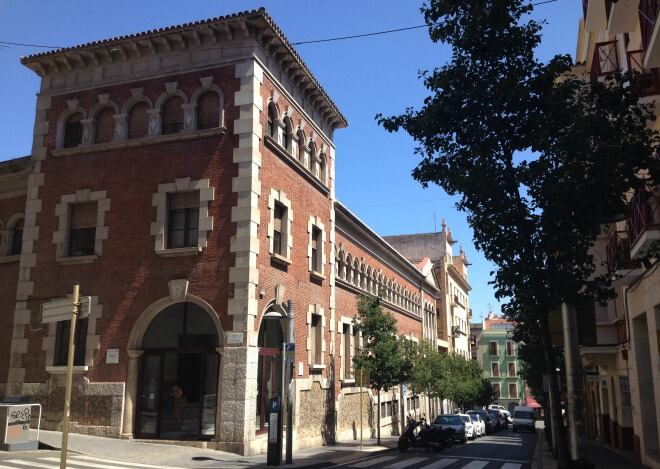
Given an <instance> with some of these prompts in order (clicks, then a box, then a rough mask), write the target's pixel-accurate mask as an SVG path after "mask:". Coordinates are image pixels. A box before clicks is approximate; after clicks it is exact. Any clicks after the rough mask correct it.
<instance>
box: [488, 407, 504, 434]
mask: <svg viewBox="0 0 660 469" xmlns="http://www.w3.org/2000/svg"><path fill="white" fill-rule="evenodd" d="M488 413H489V414H490V417H491V418H492V419H493V421H494V422H495V431H496V432H498V431H500V430H502V429H503V428H504V427H505V425H504V416H503V415H502V414H501V413H500V411H499V409H489V410H488Z"/></svg>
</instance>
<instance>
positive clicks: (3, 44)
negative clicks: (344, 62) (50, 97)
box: [0, 0, 559, 49]
mask: <svg viewBox="0 0 660 469" xmlns="http://www.w3.org/2000/svg"><path fill="white" fill-rule="evenodd" d="M557 1H559V0H543V1H540V2H535V3H532V4H531V5H533V6H535V5H545V4H547V3H554V2H557ZM426 27H428V25H427V24H418V25H416V26H406V27H403V28H395V29H386V30H383V31H374V32H370V33H362V34H352V35H350V36H338V37H329V38H325V39H310V40H308V41H298V42H292V43H291V45H293V46H301V45H305V44H319V43H323V42H335V41H344V40H347V39H359V38H363V37H372V36H380V35H383V34H392V33H399V32H403V31H411V30H413V29H420V28H426ZM9 46H14V47H16V46H18V47H36V48H40V49H66V47H63V46H47V45H44V44H27V43H23V42H10V41H0V48H7V47H9ZM246 47H251V46H237V47H204V48H199V49H244V48H246Z"/></svg>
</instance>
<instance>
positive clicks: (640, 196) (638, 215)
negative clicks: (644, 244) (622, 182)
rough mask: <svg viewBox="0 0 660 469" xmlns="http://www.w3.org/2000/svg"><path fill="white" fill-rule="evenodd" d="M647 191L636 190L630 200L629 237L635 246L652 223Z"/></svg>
mask: <svg viewBox="0 0 660 469" xmlns="http://www.w3.org/2000/svg"><path fill="white" fill-rule="evenodd" d="M646 196H647V193H646V192H643V191H636V192H635V195H634V196H633V198H632V201H631V202H630V209H631V212H630V216H629V218H628V237H629V238H630V245H631V246H633V245H634V244H635V243H636V242H637V241H638V240H639V238H640V236H641V235H642V233H644V231H645V230H646V229H647V228H648V227H649V226H651V225H652V218H651V207H649V205H648V204H647V203H646Z"/></svg>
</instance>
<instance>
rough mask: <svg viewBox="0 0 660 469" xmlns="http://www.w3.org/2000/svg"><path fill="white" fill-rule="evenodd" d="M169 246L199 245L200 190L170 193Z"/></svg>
mask: <svg viewBox="0 0 660 469" xmlns="http://www.w3.org/2000/svg"><path fill="white" fill-rule="evenodd" d="M168 206H169V213H168V223H167V225H168V230H167V247H168V248H169V249H174V248H183V247H193V246H197V237H198V228H199V192H198V191H192V192H176V193H172V194H169V195H168Z"/></svg>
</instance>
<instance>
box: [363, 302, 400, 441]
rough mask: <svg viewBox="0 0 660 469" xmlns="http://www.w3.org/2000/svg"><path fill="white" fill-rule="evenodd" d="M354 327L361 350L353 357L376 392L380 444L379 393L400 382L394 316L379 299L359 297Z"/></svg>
mask: <svg viewBox="0 0 660 469" xmlns="http://www.w3.org/2000/svg"><path fill="white" fill-rule="evenodd" d="M357 309H358V313H357V315H356V317H355V318H354V320H353V326H354V327H355V328H356V329H357V330H358V331H360V332H361V333H362V340H363V344H364V346H363V347H362V348H361V349H360V350H359V351H358V352H357V354H356V355H355V357H353V366H354V368H355V369H356V370H358V373H361V372H366V373H367V374H368V376H369V384H370V385H371V388H372V389H375V390H376V391H378V410H377V412H378V414H377V415H378V422H377V439H378V444H380V391H381V390H383V391H387V390H388V389H389V388H391V387H392V386H395V385H397V384H399V383H400V380H401V365H402V360H401V354H400V348H399V339H398V337H397V329H396V320H395V319H394V316H392V315H391V314H389V313H387V312H386V311H383V308H382V307H381V306H380V298H378V297H374V296H371V295H362V296H360V297H359V299H358V304H357Z"/></svg>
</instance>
